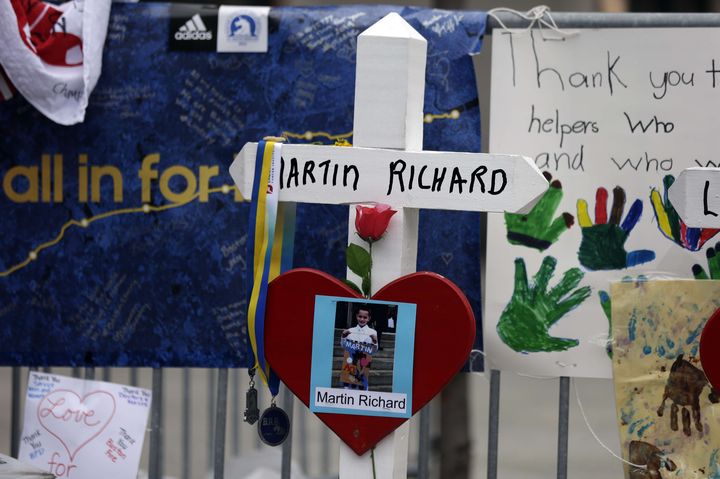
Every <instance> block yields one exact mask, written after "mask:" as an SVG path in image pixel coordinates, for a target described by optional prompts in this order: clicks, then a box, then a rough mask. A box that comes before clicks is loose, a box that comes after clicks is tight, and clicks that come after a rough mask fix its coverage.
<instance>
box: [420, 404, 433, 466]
mask: <svg viewBox="0 0 720 479" xmlns="http://www.w3.org/2000/svg"><path fill="white" fill-rule="evenodd" d="M430 404H432V403H427V404H426V405H425V407H424V408H422V409H421V410H420V428H419V429H420V430H419V431H418V433H419V435H420V438H419V440H418V466H417V467H418V475H417V477H418V479H428V478H429V477H430Z"/></svg>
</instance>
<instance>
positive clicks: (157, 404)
mask: <svg viewBox="0 0 720 479" xmlns="http://www.w3.org/2000/svg"><path fill="white" fill-rule="evenodd" d="M162 406H163V370H162V369H161V368H153V371H152V408H151V410H150V460H149V464H148V476H149V479H162V475H163V467H162V466H163V451H162V447H163V445H162V442H163V441H162V439H163V437H162V433H163V431H162Z"/></svg>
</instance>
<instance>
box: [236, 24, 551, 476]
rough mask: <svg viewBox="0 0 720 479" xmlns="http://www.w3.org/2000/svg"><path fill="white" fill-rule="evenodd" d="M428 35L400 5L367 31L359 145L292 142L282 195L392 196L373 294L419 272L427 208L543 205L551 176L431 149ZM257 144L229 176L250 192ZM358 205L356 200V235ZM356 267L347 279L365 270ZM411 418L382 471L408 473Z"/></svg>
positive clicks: (366, 462) (359, 78)
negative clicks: (426, 137)
mask: <svg viewBox="0 0 720 479" xmlns="http://www.w3.org/2000/svg"><path fill="white" fill-rule="evenodd" d="M426 56H427V41H426V40H425V39H424V38H423V37H422V36H421V35H420V34H419V33H418V32H416V31H415V30H414V29H413V28H412V27H411V26H410V25H409V24H408V23H407V22H405V20H403V19H402V17H400V15H398V14H396V13H391V14H389V15H387V16H386V17H385V18H383V19H382V20H380V21H378V22H377V23H375V24H374V25H373V26H371V27H370V28H368V29H367V30H366V31H364V32H363V33H362V34H360V36H359V37H358V41H357V67H356V68H357V70H356V79H355V115H354V132H353V144H354V146H353V147H332V146H316V145H284V146H283V150H282V157H283V159H282V164H281V165H280V178H281V179H280V185H281V188H280V195H279V200H280V201H289V202H305V203H331V204H353V203H368V202H379V203H387V204H389V205H391V206H392V207H393V208H394V209H396V210H398V213H397V214H396V215H395V216H393V218H392V221H391V222H390V226H389V228H388V230H387V233H386V235H385V237H384V238H383V240H382V241H379V242H377V243H375V244H374V245H373V269H372V278H373V284H372V289H373V291H372V292H373V293H374V292H375V291H377V290H379V289H380V288H381V287H382V286H383V285H385V284H387V283H389V282H391V281H393V280H395V279H397V278H398V277H400V276H403V275H406V274H409V273H412V272H414V271H415V268H416V263H417V236H418V208H432V209H447V210H464V211H498V212H500V211H511V212H516V211H519V210H521V209H524V207H526V206H527V205H528V204H532V203H534V202H535V201H536V200H537V199H538V198H539V196H540V195H542V194H543V193H544V192H545V190H546V189H547V181H546V180H545V178H544V177H543V176H542V174H541V173H540V171H539V170H538V169H537V168H536V167H535V164H534V163H533V162H532V161H531V160H530V159H529V158H525V157H521V156H515V155H487V154H480V153H443V152H431V151H422V143H423V141H422V139H423V99H424V91H425V63H426ZM256 152H257V144H256V143H248V144H246V145H245V146H244V147H243V149H242V151H241V152H240V154H239V155H238V157H237V158H236V159H235V161H234V162H233V164H232V165H231V167H230V174H231V176H232V178H233V180H234V181H235V183H236V184H237V186H238V188H239V189H240V191H241V192H243V193H245V194H244V195H243V196H245V197H246V198H247V197H249V196H250V195H249V194H248V193H249V192H250V191H252V181H253V176H254V175H253V171H254V167H255V154H256ZM354 224H355V208H350V221H349V235H348V236H349V239H350V241H353V242H358V243H360V242H361V241H362V240H360V239H359V238H357V235H355V234H354V233H355V232H354ZM353 276H354V274H353V273H352V272H350V271H349V270H348V279H351V280H353V281H355V282H356V283H357V284H359V282H358V278H357V277H353ZM408 433H409V422H406V423H405V424H404V425H403V426H402V427H400V428H399V429H398V430H396V432H395V433H394V434H392V435H391V436H389V437H387V438H385V439H384V440H383V441H381V442H380V443H379V444H378V445H377V446H376V448H375V470H376V474H377V477H378V478H390V477H392V478H400V477H402V478H405V477H407V452H408ZM369 456H370V455H369V453H368V454H365V455H364V456H362V457H359V456H357V455H356V454H355V453H354V452H353V451H352V450H351V449H350V448H348V447H346V446H345V445H341V452H340V477H341V478H342V479H350V478H363V479H364V478H368V477H373V475H372V465H371V461H370V457H369Z"/></svg>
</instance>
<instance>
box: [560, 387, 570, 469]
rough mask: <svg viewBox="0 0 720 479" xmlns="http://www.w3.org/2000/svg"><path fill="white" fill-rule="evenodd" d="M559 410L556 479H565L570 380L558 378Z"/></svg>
mask: <svg viewBox="0 0 720 479" xmlns="http://www.w3.org/2000/svg"><path fill="white" fill-rule="evenodd" d="M559 402H560V408H559V410H558V453H557V478H558V479H567V459H568V424H569V417H568V416H569V413H570V378H569V377H566V376H562V377H560V401H559Z"/></svg>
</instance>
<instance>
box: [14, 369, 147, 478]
mask: <svg viewBox="0 0 720 479" xmlns="http://www.w3.org/2000/svg"><path fill="white" fill-rule="evenodd" d="M150 402H151V395H150V391H148V390H146V389H139V388H132V387H126V386H121V385H119V384H112V383H106V382H100V381H87V380H83V379H75V378H68V377H63V376H57V375H53V374H40V373H35V372H33V373H30V378H29V380H28V389H27V398H26V404H25V422H24V429H23V435H22V437H21V442H20V457H19V458H20V460H21V461H24V462H27V463H29V464H34V465H35V466H37V467H40V468H42V469H44V470H47V471H49V472H50V473H52V474H54V475H55V476H57V477H68V478H69V477H72V478H73V479H85V478H87V479H91V478H95V477H98V476H104V477H113V478H118V479H123V478H127V479H133V478H135V477H136V476H137V470H138V465H139V463H140V455H141V453H142V443H143V439H144V436H145V427H146V424H147V417H148V411H149V410H150Z"/></svg>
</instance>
